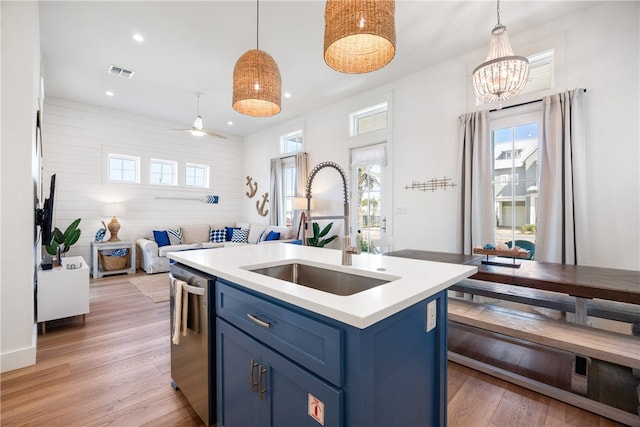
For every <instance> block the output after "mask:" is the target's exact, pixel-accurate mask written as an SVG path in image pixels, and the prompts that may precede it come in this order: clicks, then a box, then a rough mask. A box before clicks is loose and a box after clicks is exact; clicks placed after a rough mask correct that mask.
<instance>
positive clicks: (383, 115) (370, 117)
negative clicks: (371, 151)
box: [349, 102, 388, 136]
mask: <svg viewBox="0 0 640 427" xmlns="http://www.w3.org/2000/svg"><path fill="white" fill-rule="evenodd" d="M387 113H388V104H387V103H386V102H383V103H382V104H378V105H374V106H372V107H369V108H365V109H364V110H360V111H356V112H354V113H351V114H350V115H349V121H350V124H351V126H350V127H351V136H358V135H363V134H365V133H369V132H375V131H378V130H382V129H386V128H387V125H388V114H387Z"/></svg>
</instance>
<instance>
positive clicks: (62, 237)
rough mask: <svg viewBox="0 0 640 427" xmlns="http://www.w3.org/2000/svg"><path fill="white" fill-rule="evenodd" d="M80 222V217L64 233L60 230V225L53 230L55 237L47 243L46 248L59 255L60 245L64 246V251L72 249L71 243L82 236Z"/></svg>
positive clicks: (48, 251) (49, 251) (50, 252)
mask: <svg viewBox="0 0 640 427" xmlns="http://www.w3.org/2000/svg"><path fill="white" fill-rule="evenodd" d="M79 224H80V218H78V219H76V220H75V221H73V222H72V223H71V224H69V226H68V227H67V229H66V230H64V233H63V232H62V231H60V229H59V228H58V227H56V228H55V229H54V230H53V238H52V239H51V242H49V244H47V245H45V249H46V250H47V253H48V254H49V255H57V253H56V252H57V250H58V247H60V246H62V248H61V251H62V253H63V254H64V253H66V252H68V251H69V249H71V245H73V244H74V243H76V242H77V241H78V239H79V238H80V233H81V231H80V229H79V228H78V225H79Z"/></svg>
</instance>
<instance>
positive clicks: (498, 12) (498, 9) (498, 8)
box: [496, 0, 500, 25]
mask: <svg viewBox="0 0 640 427" xmlns="http://www.w3.org/2000/svg"><path fill="white" fill-rule="evenodd" d="M496 10H497V14H498V25H500V0H498V6H497V7H496Z"/></svg>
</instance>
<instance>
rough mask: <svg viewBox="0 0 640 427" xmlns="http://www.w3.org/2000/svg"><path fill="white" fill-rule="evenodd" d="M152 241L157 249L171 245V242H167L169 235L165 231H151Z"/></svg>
mask: <svg viewBox="0 0 640 427" xmlns="http://www.w3.org/2000/svg"><path fill="white" fill-rule="evenodd" d="M153 240H155V241H156V243H157V244H158V247H162V246H169V245H170V244H171V242H170V241H169V235H168V234H167V232H166V231H165V230H162V231H157V230H153Z"/></svg>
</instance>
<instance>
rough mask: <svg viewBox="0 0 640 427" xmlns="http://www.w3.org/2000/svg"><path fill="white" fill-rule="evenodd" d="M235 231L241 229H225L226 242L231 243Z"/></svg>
mask: <svg viewBox="0 0 640 427" xmlns="http://www.w3.org/2000/svg"><path fill="white" fill-rule="evenodd" d="M233 230H240V227H225V228H224V231H225V237H224V238H225V240H226V241H227V242H230V241H231V238H232V237H233Z"/></svg>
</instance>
